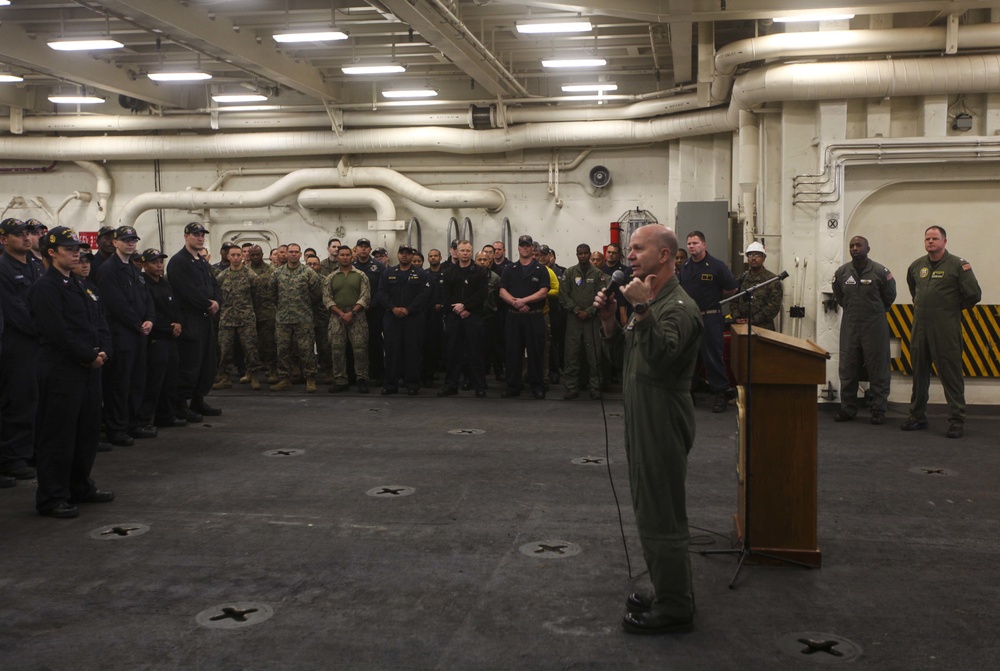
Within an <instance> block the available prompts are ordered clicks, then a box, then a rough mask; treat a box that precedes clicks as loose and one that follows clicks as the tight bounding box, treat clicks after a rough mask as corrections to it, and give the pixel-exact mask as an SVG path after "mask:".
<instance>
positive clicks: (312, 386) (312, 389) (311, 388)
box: [306, 377, 316, 394]
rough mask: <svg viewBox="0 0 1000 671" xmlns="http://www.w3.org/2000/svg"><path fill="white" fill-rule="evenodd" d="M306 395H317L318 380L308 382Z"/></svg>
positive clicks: (313, 379)
mask: <svg viewBox="0 0 1000 671" xmlns="http://www.w3.org/2000/svg"><path fill="white" fill-rule="evenodd" d="M306 393H307V394H315V393H316V378H314V377H311V378H308V379H307V380H306Z"/></svg>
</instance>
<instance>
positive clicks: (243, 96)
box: [212, 93, 267, 103]
mask: <svg viewBox="0 0 1000 671" xmlns="http://www.w3.org/2000/svg"><path fill="white" fill-rule="evenodd" d="M212 100H214V101H215V102H217V103H260V102H264V101H265V100H267V96H265V95H261V94H259V93H232V94H227V93H220V94H219V95H214V96H212Z"/></svg>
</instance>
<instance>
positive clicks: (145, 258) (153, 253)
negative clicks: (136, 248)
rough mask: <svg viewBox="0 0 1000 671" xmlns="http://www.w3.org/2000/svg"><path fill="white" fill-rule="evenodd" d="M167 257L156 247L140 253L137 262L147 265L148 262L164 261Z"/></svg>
mask: <svg viewBox="0 0 1000 671" xmlns="http://www.w3.org/2000/svg"><path fill="white" fill-rule="evenodd" d="M165 258H167V255H166V254H164V253H163V252H161V251H160V250H159V249H157V248H156V247H150V248H149V249H147V250H145V251H143V252H142V254H140V255H139V260H140V261H142V262H143V263H149V262H150V261H155V260H156V259H165Z"/></svg>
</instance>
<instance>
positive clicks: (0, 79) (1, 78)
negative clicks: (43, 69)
mask: <svg viewBox="0 0 1000 671" xmlns="http://www.w3.org/2000/svg"><path fill="white" fill-rule="evenodd" d="M0 1H2V0H0ZM23 81H24V77H18V76H17V75H12V74H10V73H9V72H5V73H3V74H0V83H4V84H12V83H14V82H23Z"/></svg>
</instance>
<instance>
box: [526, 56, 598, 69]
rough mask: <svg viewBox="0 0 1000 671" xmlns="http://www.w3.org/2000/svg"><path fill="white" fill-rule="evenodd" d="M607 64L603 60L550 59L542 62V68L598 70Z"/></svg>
mask: <svg viewBox="0 0 1000 671" xmlns="http://www.w3.org/2000/svg"><path fill="white" fill-rule="evenodd" d="M607 64H608V61H607V59H605V58H551V59H545V60H543V61H542V67H544V68H599V67H601V66H604V65H607Z"/></svg>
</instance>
